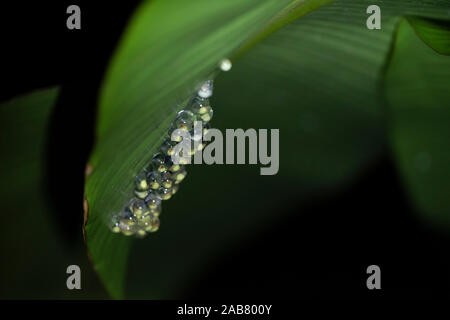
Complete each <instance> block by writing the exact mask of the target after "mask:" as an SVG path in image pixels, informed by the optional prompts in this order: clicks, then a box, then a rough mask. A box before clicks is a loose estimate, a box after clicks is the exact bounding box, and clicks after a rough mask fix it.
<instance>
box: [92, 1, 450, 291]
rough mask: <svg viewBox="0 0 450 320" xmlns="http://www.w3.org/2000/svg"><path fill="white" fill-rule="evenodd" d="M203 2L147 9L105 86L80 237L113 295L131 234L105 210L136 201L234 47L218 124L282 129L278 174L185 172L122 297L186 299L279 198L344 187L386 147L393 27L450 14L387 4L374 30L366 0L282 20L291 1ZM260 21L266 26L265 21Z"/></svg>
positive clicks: (218, 98)
mask: <svg viewBox="0 0 450 320" xmlns="http://www.w3.org/2000/svg"><path fill="white" fill-rule="evenodd" d="M154 3H155V4H154ZM201 3H202V5H201V6H200V5H199V6H198V11H195V12H194V11H191V10H190V9H191V8H193V7H191V6H194V7H196V8H197V4H193V3H191V2H189V3H188V2H183V3H182V4H181V3H180V4H179V6H178V7H176V8H173V7H172V8H171V5H169V4H167V3H162V2H158V1H155V2H152V3H150V4H148V5H146V6H145V7H143V8H141V11H140V12H141V13H140V14H138V16H137V17H136V20H134V21H133V23H132V25H131V26H130V28H129V29H128V31H127V33H126V35H125V38H124V41H123V43H122V47H121V48H120V50H119V51H118V53H117V55H116V57H115V59H114V60H113V64H112V67H111V70H110V71H109V73H108V76H107V79H106V82H105V86H104V91H103V94H102V98H101V103H100V104H101V105H100V123H99V129H98V137H99V140H98V145H97V148H96V150H95V151H94V154H93V156H92V164H93V167H94V171H93V173H92V175H91V176H90V177H89V179H88V181H87V184H86V193H87V198H88V202H89V205H90V214H89V220H88V224H87V226H86V231H87V241H88V248H89V250H90V252H91V257H92V259H93V260H94V264H95V266H96V268H97V270H98V271H99V273H100V275H101V277H102V279H103V280H104V282H105V285H106V286H107V288H108V290H109V291H110V292H111V293H112V295H113V296H114V297H120V296H121V295H122V292H123V276H124V273H125V267H126V260H127V253H128V250H129V246H130V242H129V240H128V239H125V238H124V237H123V236H121V235H114V234H112V233H111V232H109V231H108V230H107V228H106V227H105V223H106V221H103V220H102V218H103V217H105V216H107V214H108V213H111V212H115V211H117V210H120V209H121V206H122V205H123V203H124V201H125V200H126V199H128V198H129V197H130V196H131V194H132V192H131V190H132V179H133V176H134V175H135V174H136V172H137V171H138V170H140V169H141V168H142V167H143V166H144V164H145V163H146V162H148V160H149V158H150V157H151V155H152V154H153V153H154V151H155V149H156V148H157V147H158V146H159V144H160V143H161V141H162V134H163V132H165V130H167V126H168V124H169V123H170V121H171V120H172V119H173V118H174V114H175V110H177V105H176V103H177V102H179V101H182V100H183V99H185V98H186V96H187V94H189V93H190V92H192V89H193V87H194V86H195V85H197V84H198V83H199V82H200V81H201V80H202V79H206V78H208V76H209V74H211V73H212V70H213V69H214V67H215V66H216V65H217V62H218V61H219V60H220V59H221V58H223V57H227V56H231V55H233V54H236V55H235V57H239V59H240V60H235V61H233V63H234V67H233V70H232V71H231V72H229V73H227V74H224V75H221V76H220V77H218V78H217V81H216V85H215V87H216V90H215V95H214V96H213V98H212V104H213V107H214V119H213V123H212V125H213V126H214V127H217V128H219V129H224V128H244V129H246V128H280V136H281V137H280V144H281V146H280V148H281V149H280V161H281V162H280V171H279V174H278V175H277V176H271V177H264V176H260V175H259V169H257V168H254V167H251V166H198V165H196V166H191V167H190V168H189V177H188V178H187V181H185V182H183V185H182V186H181V188H180V191H179V193H177V195H176V196H175V197H174V198H173V199H171V200H170V201H167V202H165V203H164V209H163V216H162V227H161V229H160V230H159V231H158V232H157V233H156V234H154V235H152V236H151V237H148V238H147V239H144V240H142V241H137V242H136V246H134V250H132V255H131V257H130V261H131V263H130V272H129V274H128V282H127V283H128V286H129V287H128V289H127V292H128V295H129V296H130V297H135V298H142V297H150V298H174V297H182V288H183V287H184V286H187V285H188V283H189V280H190V279H195V277H196V275H198V274H199V273H200V272H201V270H202V267H203V266H204V265H207V262H208V261H210V259H214V257H215V256H217V255H219V252H222V250H224V248H225V245H230V244H231V243H233V242H235V243H238V242H239V239H241V238H242V237H244V236H245V235H246V234H247V233H248V232H252V233H254V232H257V230H258V229H260V228H262V227H263V226H267V225H270V224H271V223H273V220H274V219H275V218H276V217H277V216H278V214H281V212H280V210H279V208H278V205H277V204H279V203H282V202H283V201H287V200H289V199H292V198H295V199H299V201H301V200H302V199H307V198H308V197H310V196H311V194H312V193H313V192H322V191H323V190H333V189H335V188H336V187H337V186H338V185H340V184H342V183H343V182H351V181H352V180H353V179H354V177H355V176H356V175H357V174H358V173H359V172H361V170H363V169H364V168H365V167H366V166H368V165H369V163H370V161H373V159H376V157H377V155H379V154H380V153H381V152H382V151H383V148H384V147H385V136H384V129H385V127H384V119H385V114H384V111H383V109H382V108H381V105H382V102H383V101H382V99H381V94H380V91H379V88H380V87H379V84H380V83H379V81H380V75H381V74H382V70H383V68H384V66H385V62H386V57H387V56H388V54H389V52H390V47H391V43H392V38H393V35H394V34H395V30H396V26H397V23H398V21H399V20H400V18H401V16H403V15H424V16H427V17H430V18H432V17H443V16H445V15H446V13H445V12H444V13H443V10H442V5H445V4H446V3H445V2H430V3H425V4H424V3H423V2H421V1H385V2H384V4H383V6H382V12H383V24H382V31H379V30H368V29H367V28H366V26H365V23H366V19H367V17H368V15H367V14H366V8H367V6H368V3H367V2H366V1H362V0H354V1H336V2H333V3H332V4H330V5H327V6H324V7H321V8H320V9H318V10H316V11H313V12H312V13H309V14H308V15H306V16H305V17H303V18H302V19H298V20H295V21H294V20H293V18H292V17H293V16H291V15H290V14H288V15H284V17H285V19H286V20H277V17H280V16H283V12H286V10H287V9H286V8H292V7H290V6H287V7H284V5H285V4H284V5H283V8H284V9H283V10H281V11H280V10H279V9H282V8H281V7H280V8H276V9H277V10H273V11H272V10H266V9H261V7H259V6H267V5H268V3H269V2H266V3H264V5H262V4H260V5H259V6H257V7H254V6H253V5H248V6H247V2H245V1H239V4H238V2H237V1H236V2H233V1H227V2H226V4H225V2H224V3H221V4H220V3H218V2H212V1H210V2H208V4H206V2H201ZM305 3H307V4H309V3H313V2H305ZM320 3H322V2H320ZM180 6H181V7H180ZM208 6H211V7H208ZM219 6H220V7H219ZM223 6H225V7H226V8H228V9H231V8H234V9H233V10H230V11H229V10H224V7H223ZM211 8H215V9H217V11H210V9H211ZM258 8H259V9H260V10H258ZM264 8H265V7H264ZM271 8H272V7H271ZM162 9H164V10H165V11H164V12H165V13H164V14H161V13H160V10H162ZM171 9H173V10H171ZM203 9H204V10H205V11H208V14H205V12H204V11H203ZM250 9H251V10H250ZM221 10H224V11H223V12H220V11H221ZM235 10H236V11H235ZM241 10H242V11H241ZM296 10H299V11H296V12H301V8H299V7H296ZM269 11H270V12H269ZM213 12H215V14H212V13H213ZM256 12H259V13H261V16H259V14H258V15H257V14H256ZM276 12H281V13H280V14H276ZM158 13H159V16H158ZM262 13H267V15H266V14H264V15H263V14H262ZM257 16H258V18H256V17H257ZM262 16H264V19H263V18H261V17H262ZM294 16H295V15H294ZM162 17H164V18H162ZM231 17H234V18H231ZM250 17H251V18H250ZM295 18H297V16H295ZM253 19H255V20H253ZM268 21H272V22H273V24H269V25H268V27H267V29H266V28H261V26H267V23H268ZM285 22H291V23H290V24H287V25H284V24H285ZM210 24H211V25H210ZM250 26H252V28H249V27H250ZM274 26H275V27H274ZM279 26H283V28H281V29H279V30H278V31H276V29H277V28H278V27H279ZM272 28H274V29H272ZM261 29H262V30H261ZM258 30H260V31H259V32H258ZM274 31H276V32H274ZM251 34H255V35H256V36H255V37H254V38H250V39H249V38H248V36H249V35H251ZM261 35H262V36H261ZM252 39H256V41H255V40H252ZM244 40H245V43H244V44H243V45H242V43H243V41H244ZM262 40H264V41H262ZM236 49H237V51H236ZM249 49H251V50H249ZM244 53H245V54H244ZM268 255H270V253H268Z"/></svg>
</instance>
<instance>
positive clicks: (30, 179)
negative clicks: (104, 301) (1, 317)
mask: <svg viewBox="0 0 450 320" xmlns="http://www.w3.org/2000/svg"><path fill="white" fill-rule="evenodd" d="M58 92H59V89H58V88H49V89H43V90H39V91H34V92H32V93H29V94H26V95H23V96H20V97H17V98H14V99H12V100H10V101H8V102H5V103H2V104H0V130H1V134H0V150H1V152H2V162H1V166H0V177H1V180H0V193H1V199H2V201H1V207H0V212H1V218H2V221H3V222H4V227H3V229H2V232H1V241H0V243H1V249H0V252H1V257H2V263H1V269H0V271H1V272H0V283H1V287H0V288H1V292H0V297H1V298H3V299H42V298H46V299H58V298H71V297H72V298H73V297H83V298H94V297H96V296H97V293H98V292H95V291H94V290H95V289H94V288H93V286H92V285H91V283H92V282H95V281H93V280H92V279H93V278H92V272H91V273H90V272H89V268H88V264H87V259H86V257H85V253H84V252H82V251H81V250H80V251H76V252H75V251H74V250H69V248H67V246H64V243H63V242H62V241H63V239H62V237H61V236H60V234H59V233H58V232H57V231H55V230H54V228H55V226H54V225H53V224H52V223H51V220H50V214H49V213H50V210H52V207H51V205H50V204H49V203H48V201H47V200H48V199H47V197H46V193H45V191H46V180H45V179H46V170H45V160H46V154H45V151H46V143H47V139H46V138H47V133H48V132H47V131H48V126H49V122H50V114H51V113H52V111H53V108H54V105H55V101H56V99H57V96H58ZM72 249H73V248H72ZM70 264H77V265H79V266H80V267H81V268H82V272H83V283H82V285H83V289H85V290H83V291H78V290H75V291H69V290H67V288H66V273H65V272H66V268H67V266H68V265H70ZM85 281H86V282H85ZM97 288H98V287H97ZM89 289H92V290H89ZM76 291H78V292H76Z"/></svg>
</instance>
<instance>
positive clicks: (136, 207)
mask: <svg viewBox="0 0 450 320" xmlns="http://www.w3.org/2000/svg"><path fill="white" fill-rule="evenodd" d="M129 208H130V210H131V212H132V213H133V214H134V215H135V216H136V217H140V216H142V215H144V214H146V213H148V212H149V210H148V207H147V204H146V203H145V201H144V200H140V199H133V200H132V202H131V204H130V206H129Z"/></svg>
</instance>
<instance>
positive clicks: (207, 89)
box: [197, 80, 213, 98]
mask: <svg viewBox="0 0 450 320" xmlns="http://www.w3.org/2000/svg"><path fill="white" fill-rule="evenodd" d="M212 93H213V82H212V80H208V81H206V82H205V83H204V84H202V86H201V87H200V89H199V90H198V92H197V94H198V96H199V97H201V98H209V97H211V96H212Z"/></svg>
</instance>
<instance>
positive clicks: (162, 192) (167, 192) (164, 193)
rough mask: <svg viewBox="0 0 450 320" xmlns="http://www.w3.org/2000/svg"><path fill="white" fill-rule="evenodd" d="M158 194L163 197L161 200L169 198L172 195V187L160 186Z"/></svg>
mask: <svg viewBox="0 0 450 320" xmlns="http://www.w3.org/2000/svg"><path fill="white" fill-rule="evenodd" d="M175 183H176V182H175ZM157 195H158V196H159V198H161V200H169V199H170V198H171V197H172V189H170V188H164V187H160V188H159V189H158V190H157Z"/></svg>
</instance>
